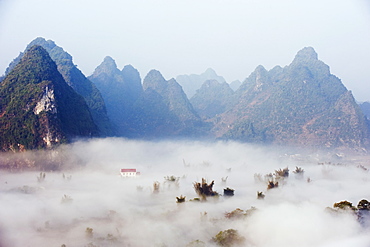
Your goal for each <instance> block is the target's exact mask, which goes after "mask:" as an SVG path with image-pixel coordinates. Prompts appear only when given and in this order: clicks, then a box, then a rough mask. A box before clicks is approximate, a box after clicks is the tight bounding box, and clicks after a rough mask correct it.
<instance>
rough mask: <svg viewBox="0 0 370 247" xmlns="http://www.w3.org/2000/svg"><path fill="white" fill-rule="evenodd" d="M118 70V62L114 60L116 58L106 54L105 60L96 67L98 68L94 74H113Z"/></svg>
mask: <svg viewBox="0 0 370 247" xmlns="http://www.w3.org/2000/svg"><path fill="white" fill-rule="evenodd" d="M117 71H119V70H118V69H117V64H116V62H115V61H114V59H113V58H111V57H110V56H106V57H105V58H104V60H103V62H102V63H101V64H100V65H99V66H98V67H96V69H95V71H94V73H93V76H94V75H98V74H102V73H105V74H108V75H111V74H113V73H115V72H117Z"/></svg>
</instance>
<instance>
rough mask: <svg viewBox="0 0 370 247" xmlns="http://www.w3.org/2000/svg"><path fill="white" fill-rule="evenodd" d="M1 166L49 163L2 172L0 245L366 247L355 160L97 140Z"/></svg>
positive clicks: (361, 180) (363, 180)
mask: <svg viewBox="0 0 370 247" xmlns="http://www.w3.org/2000/svg"><path fill="white" fill-rule="evenodd" d="M2 158H3V159H6V161H7V162H11V161H12V160H14V162H21V160H23V162H29V163H30V164H32V165H33V166H35V167H37V163H42V162H43V159H44V162H52V161H53V160H54V161H55V163H54V166H51V168H53V169H48V170H44V171H42V172H40V171H39V170H38V171H23V172H20V171H17V172H13V173H12V172H10V171H9V172H4V171H3V172H2V174H1V176H0V184H1V186H0V201H1V206H0V209H1V210H0V219H1V221H0V246H5V247H7V246H89V247H93V246H266V247H267V246H368V245H369V243H370V237H369V224H370V220H369V216H368V211H369V205H368V202H367V200H369V199H370V194H369V191H368V188H369V185H370V180H369V178H370V177H369V172H368V168H369V167H368V163H367V164H366V162H363V161H362V160H361V159H360V158H359V157H349V156H342V155H340V154H334V155H333V154H310V153H307V152H306V153H304V152H301V151H297V152H292V151H291V152H290V153H288V152H286V151H284V150H276V149H274V148H273V147H262V146H254V145H250V144H240V143H236V142H212V143H206V142H194V141H187V142H186V141H183V142H180V141H178V142H166V141H161V142H146V141H145V142H144V141H132V140H126V139H120V138H107V139H95V140H90V141H78V142H75V143H73V144H70V145H64V146H61V147H60V148H59V149H56V150H52V151H43V152H25V153H18V154H14V155H11V154H8V155H7V156H3V157H2ZM2 162H4V160H2ZM126 171H127V172H129V173H130V174H129V173H125V172H126Z"/></svg>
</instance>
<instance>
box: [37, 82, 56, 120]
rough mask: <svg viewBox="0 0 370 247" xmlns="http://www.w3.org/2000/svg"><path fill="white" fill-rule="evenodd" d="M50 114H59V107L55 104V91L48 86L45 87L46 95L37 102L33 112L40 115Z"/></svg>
mask: <svg viewBox="0 0 370 247" xmlns="http://www.w3.org/2000/svg"><path fill="white" fill-rule="evenodd" d="M42 111H45V112H50V113H51V114H56V113H57V106H56V102H55V96H54V90H53V89H49V87H48V86H46V87H45V91H44V94H43V95H42V98H41V99H40V101H39V102H37V104H36V106H35V109H34V110H33V112H34V113H35V114H36V115H38V114H40V112H42Z"/></svg>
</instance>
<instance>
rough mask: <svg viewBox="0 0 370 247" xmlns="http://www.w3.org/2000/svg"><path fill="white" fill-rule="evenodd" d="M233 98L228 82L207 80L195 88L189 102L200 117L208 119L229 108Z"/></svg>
mask: <svg viewBox="0 0 370 247" xmlns="http://www.w3.org/2000/svg"><path fill="white" fill-rule="evenodd" d="M233 98H234V91H233V90H232V89H231V88H230V86H229V84H227V83H226V82H223V83H220V82H218V81H216V80H208V81H205V82H204V83H203V85H202V87H201V88H200V89H198V90H197V92H196V94H195V95H194V96H193V97H192V98H191V99H190V103H191V104H192V105H193V107H194V109H195V111H196V112H197V113H198V114H199V115H200V116H201V117H202V119H209V118H213V117H215V116H216V115H217V114H220V113H223V112H225V111H226V110H228V109H230V107H231V106H232V105H233V103H234V102H233Z"/></svg>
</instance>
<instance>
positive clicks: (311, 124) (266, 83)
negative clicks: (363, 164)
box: [213, 47, 369, 149]
mask: <svg viewBox="0 0 370 247" xmlns="http://www.w3.org/2000/svg"><path fill="white" fill-rule="evenodd" d="M236 95H237V96H236V97H237V102H238V103H237V104H236V105H235V106H234V107H233V108H232V109H231V110H229V111H228V112H225V113H224V114H223V115H222V117H221V121H220V120H218V122H217V123H216V124H215V127H214V129H213V133H214V134H215V135H217V136H219V137H223V138H227V139H237V140H242V141H252V142H256V141H257V142H270V143H276V144H288V145H289V144H290V145H296V144H300V145H307V146H326V147H338V146H339V147H349V148H355V149H356V148H361V147H363V146H365V145H367V144H368V140H369V139H368V138H369V130H368V128H367V125H366V122H365V117H364V115H363V114H362V112H361V110H360V108H359V107H358V105H357V104H356V103H355V100H354V98H353V96H352V94H351V92H350V91H348V90H347V89H346V88H345V87H344V85H343V84H342V82H341V81H340V79H338V78H337V77H336V76H334V75H332V74H330V71H329V66H327V65H326V64H324V63H323V62H322V61H320V60H318V57H317V54H316V52H315V51H314V49H313V48H311V47H306V48H304V49H302V50H301V51H299V52H298V53H297V55H296V57H295V59H294V60H293V62H292V63H291V64H290V65H289V66H287V67H285V68H281V67H275V68H274V69H272V70H270V71H267V70H265V69H264V68H263V67H262V66H259V67H257V68H256V70H255V71H254V72H253V73H252V74H251V75H250V76H249V77H248V78H247V79H246V80H245V81H244V82H243V84H242V85H241V86H240V88H239V89H238V90H237V92H236Z"/></svg>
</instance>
